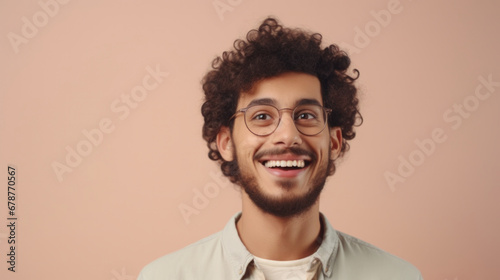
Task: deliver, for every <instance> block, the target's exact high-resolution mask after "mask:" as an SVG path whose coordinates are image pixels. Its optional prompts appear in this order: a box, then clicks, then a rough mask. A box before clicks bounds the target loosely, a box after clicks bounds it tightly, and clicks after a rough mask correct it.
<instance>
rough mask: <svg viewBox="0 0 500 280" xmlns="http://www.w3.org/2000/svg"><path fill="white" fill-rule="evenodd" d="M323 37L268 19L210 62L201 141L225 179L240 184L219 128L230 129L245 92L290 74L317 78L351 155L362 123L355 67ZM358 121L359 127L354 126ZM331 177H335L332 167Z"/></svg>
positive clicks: (330, 121) (330, 120)
mask: <svg viewBox="0 0 500 280" xmlns="http://www.w3.org/2000/svg"><path fill="white" fill-rule="evenodd" d="M321 41H322V36H321V34H318V33H309V32H307V31H304V30H302V29H290V28H285V27H283V26H282V25H280V24H279V23H278V21H277V20H276V19H274V18H271V17H270V18H267V19H265V20H264V21H263V22H262V24H261V25H260V26H259V28H258V29H253V30H250V31H249V32H248V34H247V36H246V40H241V39H238V40H236V41H234V49H233V50H231V51H225V52H223V54H222V56H219V57H217V58H215V59H214V60H213V62H212V68H213V69H212V70H211V71H209V72H208V73H207V74H206V75H205V77H204V78H203V81H202V85H203V91H204V92H205V102H204V103H203V105H202V108H201V112H202V115H203V117H204V121H205V122H204V125H203V139H205V141H207V146H208V148H209V152H208V157H209V158H210V159H211V160H214V161H219V162H220V163H221V170H222V173H223V174H224V175H225V176H227V177H229V179H230V180H231V181H232V182H233V183H238V181H239V179H238V174H239V170H238V165H237V162H235V161H236V160H233V161H231V162H228V161H225V160H224V159H223V158H222V156H221V154H220V152H219V151H218V149H217V145H216V138H217V134H218V133H219V131H220V129H221V127H223V126H226V127H229V128H231V129H232V123H231V122H232V121H231V120H230V119H231V116H232V115H233V114H234V113H235V111H236V105H237V103H238V99H239V96H240V93H241V92H247V91H249V90H251V88H252V86H253V85H254V84H255V83H256V82H258V81H260V80H263V79H266V78H270V77H274V76H278V75H280V74H283V73H286V72H302V73H307V74H311V75H314V76H316V77H317V78H318V79H319V81H320V85H321V95H322V99H323V105H324V107H326V108H330V109H332V113H331V114H330V115H329V117H328V125H329V126H330V127H340V128H341V130H342V138H343V139H342V148H341V151H340V155H343V154H344V153H345V152H346V151H347V150H348V149H349V144H348V143H347V141H348V140H351V139H353V138H354V137H355V135H356V133H355V132H354V129H353V127H354V126H358V125H361V123H362V121H363V118H362V117H361V114H360V112H359V108H358V98H357V89H356V87H355V86H354V81H355V80H356V79H357V78H358V77H359V71H358V70H357V69H354V70H353V72H354V73H356V77H351V76H349V75H348V74H347V69H348V68H349V65H350V64H351V60H350V59H349V57H348V55H347V54H346V53H345V52H344V51H341V50H340V49H339V47H338V46H337V45H330V46H328V47H326V48H324V49H323V48H322V47H321ZM357 120H360V123H359V124H356V121H357ZM330 165H331V166H332V167H331V170H330V173H329V174H330V175H331V174H333V173H334V172H335V165H334V164H333V161H332V162H331V164H330Z"/></svg>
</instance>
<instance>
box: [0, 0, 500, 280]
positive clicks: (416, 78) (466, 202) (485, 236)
mask: <svg viewBox="0 0 500 280" xmlns="http://www.w3.org/2000/svg"><path fill="white" fill-rule="evenodd" d="M499 11H500V4H499V2H498V1H488V0H482V1H474V2H473V1H451V0H445V1H423V0H422V1H411V0H400V1H397V0H376V1H373V0H372V1H368V0H366V1H345V0H335V1H326V0H315V1H284V0H281V1H263V0H258V1H249V0H218V1H213V0H203V1H192V0H191V1H160V0H143V1H139V0H120V1H81V0H71V1H68V0H65V1H63V0H60V1H56V0H39V1H35V0H33V1H8V0H2V1H0V18H1V25H0V35H2V36H1V39H0V51H1V53H0V56H1V66H0V162H1V164H0V167H1V168H0V169H1V170H3V171H2V172H3V173H4V174H3V175H1V176H0V178H2V179H1V180H3V181H2V182H1V184H0V185H1V186H3V187H1V188H2V189H1V190H0V263H1V265H0V278H1V279H14V280H17V279H22V280H28V279H51V280H58V279H61V280H62V279H75V280H77V279H82V280H83V279H85V280H87V279H103V280H104V279H105V280H110V279H111V280H129V279H135V278H136V277H137V275H138V273H139V271H140V269H141V268H142V267H143V266H144V265H146V264H147V263H149V262H151V261H152V260H154V259H155V258H158V257H160V256H162V255H164V254H167V253H169V252H172V251H174V250H177V249H180V248H182V247H184V246H186V245H187V244H190V243H192V242H194V241H197V240H198V239H200V238H202V237H205V236H207V235H209V234H212V233H215V232H217V231H219V230H221V229H222V227H223V226H224V225H225V224H226V222H227V220H228V219H229V218H230V217H231V216H232V215H233V214H234V213H236V212H237V211H239V210H240V207H241V206H240V195H239V190H238V188H237V187H234V186H232V185H230V184H229V183H228V182H227V180H225V179H223V178H222V177H221V176H220V172H219V167H218V166H217V164H216V163H214V162H211V161H210V160H209V159H208V157H207V152H208V149H207V148H206V144H205V142H204V141H203V140H202V138H201V126H202V122H203V120H202V117H201V114H200V106H201V104H202V102H203V93H202V90H201V86H200V81H201V79H202V78H203V75H204V74H205V73H206V72H207V71H208V70H210V65H211V61H212V60H213V59H214V58H215V57H216V56H217V55H220V54H221V53H222V52H223V51H225V50H228V49H230V48H231V47H232V44H233V41H234V40H235V39H237V38H244V36H245V35H246V32H247V31H248V30H250V29H252V28H255V27H257V26H258V25H259V24H260V22H261V21H262V20H263V19H264V18H265V17H267V16H269V15H273V16H276V17H277V18H278V19H279V20H280V21H281V22H282V23H283V24H285V25H286V26H291V27H300V28H304V29H307V30H311V31H314V32H319V33H321V34H322V35H323V38H324V42H325V43H326V44H332V43H335V44H338V45H340V46H341V47H342V48H343V49H344V50H345V51H346V52H347V53H349V55H350V56H351V58H352V67H353V68H357V69H359V71H360V72H361V76H360V78H359V80H358V86H359V88H360V98H361V112H362V115H363V117H364V119H365V122H364V124H363V125H362V126H361V127H359V128H358V129H357V136H356V138H355V139H354V140H353V141H352V142H351V150H350V151H349V152H348V153H347V154H346V156H345V158H344V159H343V160H342V162H340V163H339V166H338V169H337V173H336V174H335V175H334V176H333V177H331V178H329V180H328V181H327V186H326V187H325V190H324V193H323V194H322V197H321V211H322V212H323V213H325V215H326V216H327V217H328V218H329V220H330V222H331V223H332V225H333V226H334V227H335V228H336V229H338V230H341V231H343V232H346V233H349V234H351V235H354V236H356V237H359V238H361V239H363V240H365V241H367V242H369V243H372V244H374V245H376V246H378V247H380V248H382V249H384V250H386V251H389V252H391V253H393V254H395V255H397V256H400V257H402V258H404V259H406V260H408V261H409V262H411V263H413V264H414V265H415V266H417V267H418V268H419V269H420V270H421V271H422V274H423V276H424V278H425V279H428V280H431V279H436V280H444V279H448V280H452V279H453V280H455V279H460V280H465V279H499V278H500V268H499V266H498V260H499V253H498V252H499V250H500V242H499V241H498V236H500V226H499V221H500V206H499V203H498V201H499V198H500V190H499V183H500V182H499V163H498V158H499V157H500V148H499V145H498V143H499V142H500V133H499V129H498V127H499V126H498V120H499V117H500V111H499V105H500V96H499V95H500V67H499V63H500V54H499V52H498V50H499V49H500V37H499V36H498V34H499V27H500V20H499V16H498V12H499ZM167 73H168V74H167ZM8 166H13V167H15V168H16V171H17V173H16V186H15V187H16V191H15V201H14V202H15V203H16V205H15V207H16V208H15V213H14V216H9V213H8V212H9V209H8V196H7V194H8V193H7V192H8V190H7V186H8V178H7V177H8V175H7V169H8ZM11 196H12V195H11ZM183 211H184V212H183ZM183 213H184V214H183ZM8 216H9V217H16V218H17V220H16V228H15V232H14V233H11V231H10V229H9V228H8V227H7V225H8V224H9V221H10V220H7V218H8ZM12 234H13V235H12ZM11 236H13V238H15V241H16V244H15V245H16V248H15V254H16V263H15V270H16V272H11V271H8V267H9V266H10V264H8V263H7V261H8V258H9V256H7V254H9V253H10V246H11V244H8V241H9V240H12V238H11V239H9V237H11Z"/></svg>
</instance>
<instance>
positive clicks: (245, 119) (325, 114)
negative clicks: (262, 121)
mask: <svg viewBox="0 0 500 280" xmlns="http://www.w3.org/2000/svg"><path fill="white" fill-rule="evenodd" d="M304 105H314V106H319V107H321V109H322V110H323V113H324V116H325V123H324V124H323V127H322V128H321V130H320V131H319V132H318V133H314V134H306V133H304V132H302V131H300V129H298V128H297V124H296V123H295V120H293V125H294V126H295V129H297V131H298V132H300V133H301V134H303V135H305V136H316V135H318V134H320V133H321V132H323V130H325V127H326V124H327V123H328V116H329V115H330V113H331V112H332V109H330V108H325V107H323V106H321V105H319V104H299V105H297V106H295V108H293V109H292V108H281V109H278V107H276V106H274V105H271V104H255V105H251V106H248V107H245V108H241V109H239V110H237V111H236V113H234V114H233V115H232V116H231V118H230V119H229V120H230V121H232V120H233V119H234V118H236V117H237V115H238V114H240V113H243V117H244V121H245V126H246V127H247V129H248V131H250V132H251V133H252V134H254V135H256V136H269V135H271V134H273V133H274V132H275V131H276V129H278V127H279V126H280V123H281V117H282V116H283V114H282V113H281V111H291V112H292V114H291V116H292V118H293V116H294V114H295V110H297V108H298V107H300V106H304ZM256 106H270V107H273V108H275V109H276V110H277V111H278V115H279V119H278V124H277V125H276V127H275V128H274V129H273V130H272V131H271V132H269V133H267V134H257V133H255V132H253V131H252V130H251V129H250V128H249V127H248V123H247V116H246V113H247V111H248V109H250V108H252V107H256Z"/></svg>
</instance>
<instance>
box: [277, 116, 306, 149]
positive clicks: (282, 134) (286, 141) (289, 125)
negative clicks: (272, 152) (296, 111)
mask: <svg viewBox="0 0 500 280" xmlns="http://www.w3.org/2000/svg"><path fill="white" fill-rule="evenodd" d="M287 111H288V112H286V113H285V112H284V111H281V118H280V122H279V124H278V127H277V128H276V130H275V131H274V133H273V134H271V136H272V141H273V143H274V144H276V145H283V146H285V147H292V146H296V145H300V144H302V137H301V134H300V132H299V131H298V130H297V127H296V126H295V121H294V120H293V115H292V114H293V113H292V110H287Z"/></svg>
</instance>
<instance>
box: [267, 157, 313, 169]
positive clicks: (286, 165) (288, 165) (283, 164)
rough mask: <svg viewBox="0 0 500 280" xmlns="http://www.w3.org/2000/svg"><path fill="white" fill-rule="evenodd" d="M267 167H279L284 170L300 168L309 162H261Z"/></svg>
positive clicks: (299, 160) (300, 160)
mask: <svg viewBox="0 0 500 280" xmlns="http://www.w3.org/2000/svg"><path fill="white" fill-rule="evenodd" d="M261 163H262V165H264V166H265V167H267V168H279V169H284V170H294V169H302V168H305V167H307V166H308V165H309V164H310V161H308V160H302V159H298V160H265V161H262V162H261Z"/></svg>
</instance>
